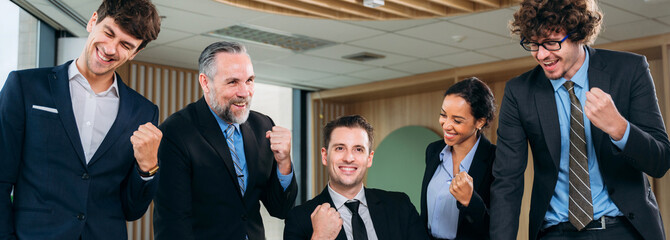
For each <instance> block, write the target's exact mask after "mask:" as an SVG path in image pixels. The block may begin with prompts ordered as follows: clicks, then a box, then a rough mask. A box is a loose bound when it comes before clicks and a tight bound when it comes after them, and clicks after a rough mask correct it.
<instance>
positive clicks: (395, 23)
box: [344, 19, 439, 32]
mask: <svg viewBox="0 0 670 240" xmlns="http://www.w3.org/2000/svg"><path fill="white" fill-rule="evenodd" d="M437 21H439V20H438V19H418V20H385V21H344V22H346V23H350V24H355V25H360V26H364V27H369V28H374V29H378V30H382V31H389V32H394V31H398V30H403V29H407V28H411V27H416V26H419V25H424V24H429V23H434V22H437Z"/></svg>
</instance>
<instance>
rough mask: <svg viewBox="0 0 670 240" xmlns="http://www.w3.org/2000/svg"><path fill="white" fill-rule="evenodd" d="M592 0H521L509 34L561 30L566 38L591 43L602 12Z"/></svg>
mask: <svg viewBox="0 0 670 240" xmlns="http://www.w3.org/2000/svg"><path fill="white" fill-rule="evenodd" d="M595 1H596V0H524V1H523V2H522V3H521V8H520V9H519V10H518V11H517V12H516V13H514V19H513V20H512V21H511V22H510V30H511V31H512V34H516V35H519V36H520V37H522V38H525V39H530V38H533V37H546V36H548V35H550V34H551V33H552V32H560V31H561V30H565V31H566V33H571V35H570V37H569V38H570V40H571V41H573V42H582V43H584V44H586V45H589V44H592V43H593V42H594V41H595V40H596V37H597V36H598V33H599V32H600V26H601V23H602V19H603V14H602V12H600V9H598V5H597V3H596V2H595Z"/></svg>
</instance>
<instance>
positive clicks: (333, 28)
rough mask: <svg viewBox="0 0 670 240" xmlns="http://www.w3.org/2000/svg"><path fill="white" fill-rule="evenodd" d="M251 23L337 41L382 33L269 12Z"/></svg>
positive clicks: (337, 22) (328, 21)
mask: <svg viewBox="0 0 670 240" xmlns="http://www.w3.org/2000/svg"><path fill="white" fill-rule="evenodd" d="M247 23H248V24H251V25H256V26H263V28H270V29H274V30H277V31H283V32H287V33H292V34H299V35H305V36H309V37H315V38H320V39H324V40H329V41H335V42H347V41H352V40H357V39H362V38H366V37H370V36H374V35H379V34H382V33H383V32H382V31H379V30H375V29H372V28H367V27H361V26H358V25H353V24H349V23H344V22H339V21H334V20H326V19H312V18H310V19H307V18H299V17H291V16H283V15H277V14H268V15H267V16H266V17H262V18H257V19H254V20H251V21H248V22H247Z"/></svg>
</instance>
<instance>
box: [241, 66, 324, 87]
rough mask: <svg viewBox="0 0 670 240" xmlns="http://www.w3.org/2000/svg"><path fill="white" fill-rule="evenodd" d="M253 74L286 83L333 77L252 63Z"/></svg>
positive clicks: (303, 70)
mask: <svg viewBox="0 0 670 240" xmlns="http://www.w3.org/2000/svg"><path fill="white" fill-rule="evenodd" d="M254 72H255V73H256V75H259V76H272V78H275V79H282V80H285V81H287V82H300V81H309V80H315V79H320V78H325V77H330V76H333V74H332V73H324V72H316V71H310V70H305V69H298V68H293V67H286V66H281V65H275V64H267V63H254Z"/></svg>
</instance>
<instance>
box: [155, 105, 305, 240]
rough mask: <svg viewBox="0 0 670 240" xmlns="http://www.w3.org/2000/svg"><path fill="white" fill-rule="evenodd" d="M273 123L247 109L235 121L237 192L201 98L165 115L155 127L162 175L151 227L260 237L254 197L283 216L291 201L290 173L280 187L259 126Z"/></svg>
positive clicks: (177, 235)
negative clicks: (240, 174)
mask: <svg viewBox="0 0 670 240" xmlns="http://www.w3.org/2000/svg"><path fill="white" fill-rule="evenodd" d="M272 126H274V123H273V122H272V120H271V119H270V118H269V117H268V116H265V115H263V114H260V113H258V112H254V111H251V113H250V114H249V119H248V120H247V121H246V122H245V123H243V124H240V129H241V131H242V138H243V139H244V148H245V149H244V153H245V155H246V161H247V169H248V172H249V173H248V174H249V177H248V178H247V181H248V183H247V189H246V192H245V194H244V196H242V195H241V194H240V189H239V185H238V183H237V177H236V176H237V174H235V169H234V166H233V160H232V158H231V155H230V150H229V149H228V144H227V143H226V139H225V137H224V135H223V133H222V132H221V128H220V127H219V125H218V123H217V122H216V119H215V117H214V115H212V113H211V112H210V110H209V107H208V105H207V102H205V99H204V98H201V99H200V100H198V101H197V102H195V103H191V104H189V105H188V106H186V107H185V108H184V109H182V110H180V111H179V112H177V113H175V114H173V115H172V116H170V117H169V118H168V119H167V120H165V122H164V123H163V124H161V126H160V129H161V130H162V131H163V140H162V142H161V146H160V148H159V150H158V155H159V156H160V158H161V161H162V162H161V171H162V174H163V176H164V177H163V179H161V180H162V181H161V182H160V184H159V190H158V193H157V194H156V198H155V202H154V204H155V205H154V207H155V208H154V231H155V238H156V239H157V240H165V239H179V240H186V239H207V240H209V239H243V238H244V236H245V235H248V236H249V239H265V231H264V228H263V221H262V219H261V215H260V212H259V210H260V203H259V200H260V201H262V202H263V205H265V208H267V210H268V212H269V213H270V215H272V216H275V217H278V218H282V219H283V218H284V217H286V214H287V213H288V211H289V210H290V209H291V207H293V205H294V204H295V198H296V196H297V185H296V183H295V177H294V178H293V179H292V180H291V184H290V185H289V187H288V188H287V189H286V191H284V189H283V188H282V186H281V185H280V183H279V179H278V178H277V162H276V161H275V159H274V155H273V153H272V150H270V141H269V140H268V139H267V138H265V132H266V131H268V130H271V129H272Z"/></svg>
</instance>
